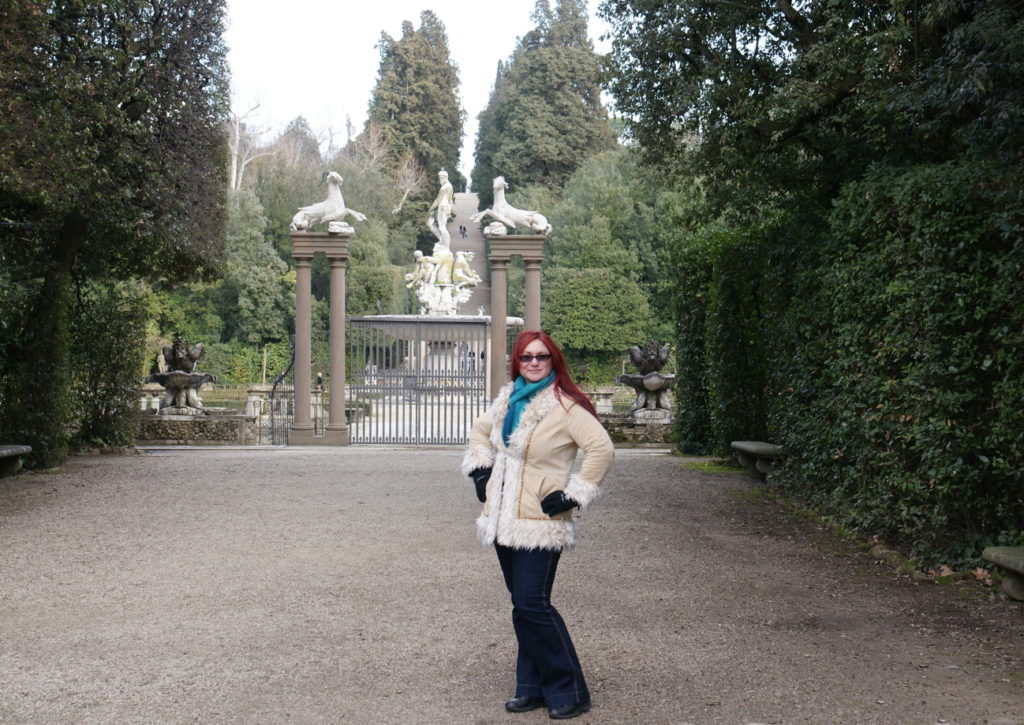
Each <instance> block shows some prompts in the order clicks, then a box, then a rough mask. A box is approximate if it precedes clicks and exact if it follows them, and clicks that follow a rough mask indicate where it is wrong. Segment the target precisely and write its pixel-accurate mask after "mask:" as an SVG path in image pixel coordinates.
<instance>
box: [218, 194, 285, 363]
mask: <svg viewBox="0 0 1024 725" xmlns="http://www.w3.org/2000/svg"><path fill="white" fill-rule="evenodd" d="M265 226H266V219H265V218H264V216H263V208H262V207H261V206H260V203H259V199H258V198H257V197H256V194H255V193H253V192H252V191H250V190H248V189H243V190H240V191H235V192H232V194H231V198H230V205H229V213H228V229H227V241H228V261H227V270H226V274H225V277H224V283H223V289H222V292H221V300H222V302H221V306H222V312H221V317H222V318H223V319H224V321H225V323H226V330H225V337H226V338H228V339H237V340H241V341H243V342H246V343H250V344H257V345H262V344H265V343H267V342H279V341H281V340H286V339H287V337H288V329H289V327H290V324H289V323H290V319H291V317H292V315H293V314H294V312H293V310H292V293H293V290H294V284H295V283H294V277H293V276H291V275H288V265H287V264H286V263H285V262H284V261H283V260H282V259H281V258H280V257H279V256H278V255H277V252H276V251H275V250H274V248H273V247H272V246H270V245H269V244H268V243H267V242H266V240H265V239H264V237H263V228H264V227H265Z"/></svg>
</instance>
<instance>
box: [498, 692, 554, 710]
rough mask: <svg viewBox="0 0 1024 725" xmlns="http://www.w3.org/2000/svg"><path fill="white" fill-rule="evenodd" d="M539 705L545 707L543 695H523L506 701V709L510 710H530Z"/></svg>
mask: <svg viewBox="0 0 1024 725" xmlns="http://www.w3.org/2000/svg"><path fill="white" fill-rule="evenodd" d="M538 707H544V698H543V697H529V696H527V695H523V696H521V697H513V698H512V699H511V700H509V701H508V702H506V703H505V709H506V710H508V711H509V712H529V711H530V710H536V709H537V708H538Z"/></svg>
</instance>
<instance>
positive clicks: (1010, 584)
mask: <svg viewBox="0 0 1024 725" xmlns="http://www.w3.org/2000/svg"><path fill="white" fill-rule="evenodd" d="M981 558H982V559H984V560H985V561H988V562H991V563H993V564H995V565H996V566H998V567H1001V568H1002V569H1005V570H1006V577H1005V578H1004V579H1003V593H1004V594H1005V595H1006V596H1008V597H1009V598H1010V599H1017V600H1024V546H989V547H988V548H986V549H985V550H984V551H983V552H981Z"/></svg>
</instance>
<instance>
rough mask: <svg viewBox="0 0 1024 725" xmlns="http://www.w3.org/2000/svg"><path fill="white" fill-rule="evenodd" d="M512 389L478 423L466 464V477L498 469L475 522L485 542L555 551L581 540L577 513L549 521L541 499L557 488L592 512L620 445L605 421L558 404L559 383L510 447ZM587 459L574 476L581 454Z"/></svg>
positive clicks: (532, 405)
mask: <svg viewBox="0 0 1024 725" xmlns="http://www.w3.org/2000/svg"><path fill="white" fill-rule="evenodd" d="M511 394H512V384H511V383H509V384H508V385H505V386H504V387H503V388H502V389H501V392H500V393H499V394H498V397H497V398H495V400H494V402H493V403H492V404H491V406H490V407H489V408H488V409H487V411H486V412H485V413H484V414H483V415H481V416H480V417H479V418H478V419H477V420H476V422H475V423H474V424H473V429H472V431H471V432H470V434H469V444H468V445H467V447H466V454H465V456H464V457H463V459H462V466H461V470H462V473H463V475H465V476H467V477H468V476H469V474H470V473H471V472H472V471H474V470H476V469H477V468H486V467H488V466H491V467H493V471H492V472H491V478H490V481H488V483H487V501H486V502H485V503H484V509H483V513H481V514H480V517H479V518H477V520H476V527H477V536H478V538H479V539H480V541H481V543H483V544H485V545H492V544H494V543H498V544H501V545H503V546H508V547H511V548H513V549H555V550H562V549H566V548H569V547H571V546H572V545H573V544H574V543H575V542H576V525H575V522H574V521H573V516H574V512H573V510H571V509H570V510H569V511H566V512H564V513H561V514H557V515H556V516H554V517H551V516H548V515H547V514H545V513H544V511H543V510H542V509H541V506H540V502H541V501H542V500H543V499H544V497H545V496H547V495H548V494H549V493H551V492H552V491H559V490H564V491H565V493H566V495H567V496H568V497H569V498H571V499H572V500H573V501H576V502H577V503H578V504H579V510H581V511H582V510H583V509H585V508H586V507H587V506H588V505H589V504H590V503H591V502H592V501H594V500H595V499H596V498H597V497H598V495H599V493H600V489H599V488H598V487H599V485H600V484H601V481H602V480H603V479H604V477H605V474H606V473H608V469H609V468H610V467H611V464H612V458H613V457H614V452H615V449H614V446H613V445H612V441H611V439H610V438H609V437H608V433H607V432H606V431H605V429H604V427H603V426H602V425H601V423H600V421H598V420H597V419H596V418H594V416H593V415H591V414H590V413H588V412H587V411H586V410H584V409H583V408H582V407H580V406H579V405H578V404H576V403H575V401H573V400H572V399H571V398H569V397H567V396H564V395H563V396H562V398H561V400H559V398H558V396H557V395H556V393H555V389H554V387H553V386H548V387H547V388H545V389H544V390H542V391H541V392H539V393H537V395H536V396H534V398H533V400H531V401H530V402H529V404H528V405H527V406H526V408H525V409H524V410H523V414H522V416H521V417H520V419H519V426H518V427H517V428H516V429H515V431H513V433H512V435H511V436H510V437H509V442H508V445H507V446H506V445H505V443H504V441H503V440H502V436H501V428H502V422H503V421H504V420H505V413H506V412H507V411H508V400H509V396H510V395H511ZM579 449H583V462H582V464H581V466H580V470H579V472H577V473H573V472H572V467H573V462H574V461H575V459H576V453H577V451H578V450H579Z"/></svg>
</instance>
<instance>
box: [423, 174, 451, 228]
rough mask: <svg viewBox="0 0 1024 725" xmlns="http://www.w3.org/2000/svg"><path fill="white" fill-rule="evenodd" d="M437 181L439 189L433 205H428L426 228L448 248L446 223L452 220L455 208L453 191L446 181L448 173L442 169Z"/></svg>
mask: <svg viewBox="0 0 1024 725" xmlns="http://www.w3.org/2000/svg"><path fill="white" fill-rule="evenodd" d="M437 180H438V181H439V182H441V188H440V189H438V191H437V198H435V199H434V203H433V204H431V205H430V212H431V213H430V216H429V217H427V227H428V228H429V229H430V231H432V232H433V233H434V236H435V237H437V240H438V242H439V243H440V244H443V245H444V246H445V247H450V246H451V243H452V237H451V234H449V233H448V222H449V221H450V220H451V218H452V215H453V207H454V206H455V190H454V189H453V188H452V185H451V183H450V182H449V181H448V172H447V171H445V170H444V169H441V170H440V171H438V172H437Z"/></svg>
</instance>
